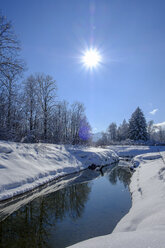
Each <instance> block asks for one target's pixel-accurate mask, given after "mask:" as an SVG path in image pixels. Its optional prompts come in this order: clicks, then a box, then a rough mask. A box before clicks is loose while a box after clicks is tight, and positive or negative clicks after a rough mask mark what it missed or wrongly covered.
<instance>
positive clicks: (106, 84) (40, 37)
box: [0, 0, 165, 131]
mask: <svg viewBox="0 0 165 248" xmlns="http://www.w3.org/2000/svg"><path fill="white" fill-rule="evenodd" d="M0 9H1V11H2V14H3V15H6V16H7V18H8V20H11V21H12V22H13V25H14V28H15V33H16V34H17V36H18V38H19V40H20V41H21V45H22V57H23V58H24V59H25V61H26V63H27V67H28V71H26V73H25V76H28V75H29V74H31V73H35V72H44V73H46V74H50V75H52V76H53V77H54V79H55V80H56V82H57V86H58V99H65V100H67V101H68V102H70V103H73V102H74V101H81V102H83V103H84V105H85V107H86V114H87V117H88V120H89V122H90V124H91V126H92V128H93V130H94V131H102V130H106V128H107V127H108V125H109V124H110V122H112V121H115V122H116V123H117V124H120V123H121V122H122V121H123V119H124V118H126V120H128V119H129V118H130V116H131V114H132V112H133V111H134V110H135V109H136V107H137V106H139V107H140V108H142V110H143V112H144V114H145V116H146V119H147V120H151V119H153V120H154V122H155V123H159V122H164V121H165V107H164V106H165V103H164V98H165V68H164V58H165V15H164V13H165V1H163V0H162V1H160V0H157V1H156V0H145V1H143V0H134V1H132V0H95V1H94V0H28V1H25V0H24V1H23V0H1V2H0ZM87 47H95V48H97V49H98V50H99V51H100V53H101V55H102V63H101V65H100V66H99V67H98V68H95V69H94V70H92V71H89V70H87V69H85V68H84V67H83V66H82V64H81V63H80V60H81V59H80V57H81V55H82V53H83V51H84V50H85V49H86V48H87ZM153 110H154V111H153ZM150 112H151V113H150Z"/></svg>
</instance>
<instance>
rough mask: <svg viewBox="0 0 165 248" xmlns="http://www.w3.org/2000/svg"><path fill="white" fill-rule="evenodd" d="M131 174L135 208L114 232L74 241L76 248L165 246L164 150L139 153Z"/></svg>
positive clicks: (159, 247) (150, 247) (148, 247)
mask: <svg viewBox="0 0 165 248" xmlns="http://www.w3.org/2000/svg"><path fill="white" fill-rule="evenodd" d="M134 163H135V164H136V165H139V166H138V167H137V168H136V171H135V173H134V174H133V176H132V180H131V184H130V191H131V194H132V208H131V209H130V211H129V213H128V214H127V215H126V216H125V217H124V218H123V219H122V220H121V221H120V222H119V223H118V225H117V226H116V228H115V229H114V231H113V233H112V234H109V235H106V236H101V237H96V238H93V239H89V240H86V241H83V242H81V243H78V244H75V245H73V246H72V247H74V248H76V247H78V248H81V247H83V248H85V247H88V248H89V247H90V248H97V247H98V248H100V247H102V248H125V247H127V248H132V247H133V248H164V244H165V208H164V206H165V152H161V153H159V152H157V153H152V154H143V155H138V156H137V157H135V158H134Z"/></svg>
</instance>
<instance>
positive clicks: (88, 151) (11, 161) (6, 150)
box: [0, 141, 118, 201]
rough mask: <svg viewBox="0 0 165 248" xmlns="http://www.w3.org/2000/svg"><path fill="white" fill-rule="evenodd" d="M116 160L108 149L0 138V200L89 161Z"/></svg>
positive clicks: (75, 168)
mask: <svg viewBox="0 0 165 248" xmlns="http://www.w3.org/2000/svg"><path fill="white" fill-rule="evenodd" d="M115 161H118V156H117V155H116V154H115V152H113V151H111V150H110V149H109V148H107V149H102V148H89V147H74V146H63V145H53V144H23V143H14V142H4V141H0V201H1V200H4V199H8V198H10V197H13V196H15V195H18V194H21V193H24V192H27V191H29V190H32V189H34V188H36V187H38V186H39V185H42V184H44V183H47V182H49V181H51V180H53V179H56V178H59V177H61V176H64V175H67V174H70V173H74V172H78V171H81V170H83V169H85V168H87V167H88V166H89V165H91V164H92V163H94V164H96V165H99V166H101V165H106V164H111V163H114V162H115Z"/></svg>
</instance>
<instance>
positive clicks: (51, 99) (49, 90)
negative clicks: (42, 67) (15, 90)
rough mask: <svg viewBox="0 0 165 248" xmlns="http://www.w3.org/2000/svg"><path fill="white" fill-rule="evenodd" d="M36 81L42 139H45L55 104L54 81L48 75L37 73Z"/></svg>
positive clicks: (55, 87) (55, 88)
mask: <svg viewBox="0 0 165 248" xmlns="http://www.w3.org/2000/svg"><path fill="white" fill-rule="evenodd" d="M36 82H37V84H38V90H37V95H38V101H39V104H40V107H41V113H42V119H43V130H44V132H43V133H44V140H46V139H47V133H48V120H49V118H50V116H51V110H52V107H53V106H54V105H55V97H56V90H57V86H56V82H55V80H53V78H52V77H51V76H49V75H44V74H39V75H37V76H36Z"/></svg>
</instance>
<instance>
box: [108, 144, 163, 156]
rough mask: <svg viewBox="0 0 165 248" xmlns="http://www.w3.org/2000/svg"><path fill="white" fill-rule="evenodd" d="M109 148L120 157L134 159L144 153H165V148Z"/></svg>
mask: <svg viewBox="0 0 165 248" xmlns="http://www.w3.org/2000/svg"><path fill="white" fill-rule="evenodd" d="M107 148H109V149H111V150H113V151H115V152H116V153H117V154H118V156H120V157H134V156H137V155H140V154H144V153H151V152H159V151H165V146H133V145H131V146H126V145H123V146H122V145H115V146H107Z"/></svg>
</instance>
